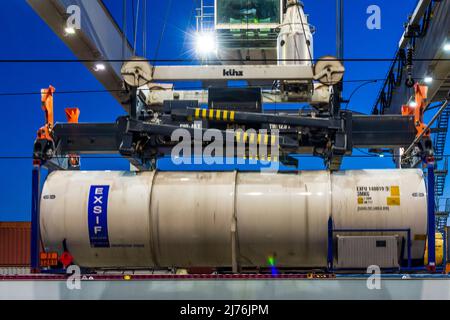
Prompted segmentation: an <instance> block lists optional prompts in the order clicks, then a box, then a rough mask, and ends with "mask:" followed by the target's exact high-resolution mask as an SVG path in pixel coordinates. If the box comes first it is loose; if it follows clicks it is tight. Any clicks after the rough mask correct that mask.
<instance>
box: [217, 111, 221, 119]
mask: <svg viewBox="0 0 450 320" xmlns="http://www.w3.org/2000/svg"><path fill="white" fill-rule="evenodd" d="M220 113H221V111H220V110H217V111H216V120H220Z"/></svg>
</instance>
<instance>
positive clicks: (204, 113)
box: [202, 109, 206, 119]
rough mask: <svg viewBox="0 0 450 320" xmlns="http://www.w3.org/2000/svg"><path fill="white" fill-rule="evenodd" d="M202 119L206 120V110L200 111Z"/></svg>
mask: <svg viewBox="0 0 450 320" xmlns="http://www.w3.org/2000/svg"><path fill="white" fill-rule="evenodd" d="M202 118H203V119H206V109H203V110H202Z"/></svg>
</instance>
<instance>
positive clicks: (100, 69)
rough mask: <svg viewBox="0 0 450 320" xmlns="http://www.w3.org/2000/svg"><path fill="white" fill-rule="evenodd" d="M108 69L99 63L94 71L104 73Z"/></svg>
mask: <svg viewBox="0 0 450 320" xmlns="http://www.w3.org/2000/svg"><path fill="white" fill-rule="evenodd" d="M105 69H106V67H105V65H104V64H103V63H97V64H96V65H95V67H94V71H97V72H99V71H104V70H105Z"/></svg>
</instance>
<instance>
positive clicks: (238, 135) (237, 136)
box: [236, 131, 241, 142]
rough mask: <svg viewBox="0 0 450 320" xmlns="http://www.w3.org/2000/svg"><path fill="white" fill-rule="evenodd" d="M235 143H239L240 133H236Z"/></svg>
mask: <svg viewBox="0 0 450 320" xmlns="http://www.w3.org/2000/svg"><path fill="white" fill-rule="evenodd" d="M236 141H237V142H241V132H240V131H236Z"/></svg>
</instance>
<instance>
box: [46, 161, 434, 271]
mask: <svg viewBox="0 0 450 320" xmlns="http://www.w3.org/2000/svg"><path fill="white" fill-rule="evenodd" d="M426 209H427V204H426V190H425V182H424V179H423V174H422V171H421V170H360V171H342V172H337V173H330V172H327V171H306V172H300V173H296V174H280V173H278V174H276V173H237V172H135V173H133V172H94V171H91V172H83V171H81V172H76V171H56V172H53V173H51V174H50V175H49V177H48V178H47V181H46V183H45V185H44V188H43V192H42V198H41V232H42V238H43V241H44V245H45V247H46V248H47V249H48V250H52V251H58V252H61V251H62V250H63V249H64V247H65V248H66V249H67V250H69V251H70V252H71V254H72V255H73V256H74V258H75V263H77V264H79V265H80V266H84V267H97V268H151V267H192V266H197V267H200V266H201V267H227V266H231V265H232V264H234V263H236V264H238V265H240V266H267V259H268V257H276V261H277V266H279V267H324V266H326V264H327V246H328V243H327V239H328V220H329V218H330V217H332V220H333V224H334V228H335V229H379V230H383V229H410V230H411V239H412V258H414V259H421V258H423V254H424V248H425V241H424V235H425V234H426ZM378 234H382V233H381V231H380V232H379V233H378ZM384 234H388V233H386V232H385V233H384ZM400 236H405V235H404V234H400ZM405 240H406V239H405ZM404 257H405V258H406V254H405V255H404Z"/></svg>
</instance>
